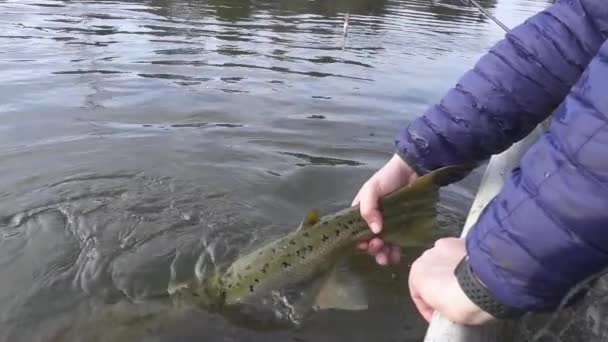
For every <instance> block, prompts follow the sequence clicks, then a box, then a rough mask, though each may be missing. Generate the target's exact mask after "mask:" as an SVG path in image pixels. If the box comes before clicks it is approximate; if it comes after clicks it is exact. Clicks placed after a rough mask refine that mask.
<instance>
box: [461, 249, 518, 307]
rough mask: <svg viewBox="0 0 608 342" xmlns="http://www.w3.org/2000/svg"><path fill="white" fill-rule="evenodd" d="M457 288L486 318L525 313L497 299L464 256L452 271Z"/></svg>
mask: <svg viewBox="0 0 608 342" xmlns="http://www.w3.org/2000/svg"><path fill="white" fill-rule="evenodd" d="M454 275H455V276H456V279H457V282H458V286H459V287H460V289H461V291H462V292H463V293H464V295H465V296H466V297H467V299H468V301H470V302H471V303H472V304H473V305H474V306H476V307H478V308H479V310H480V311H482V312H485V313H486V314H487V315H488V316H490V317H492V318H496V319H507V318H517V317H520V316H521V315H523V314H524V313H525V311H523V310H520V309H518V308H514V307H511V306H509V305H506V304H504V303H502V302H501V301H500V300H499V299H497V298H496V297H495V296H494V295H493V294H492V293H491V292H490V290H489V289H488V288H487V287H486V285H485V284H484V283H483V282H482V281H481V280H480V279H479V278H478V277H477V275H476V274H475V273H474V272H473V270H472V269H471V266H470V264H469V262H468V256H465V257H464V258H463V259H462V260H461V261H460V263H458V265H457V266H456V269H455V270H454Z"/></svg>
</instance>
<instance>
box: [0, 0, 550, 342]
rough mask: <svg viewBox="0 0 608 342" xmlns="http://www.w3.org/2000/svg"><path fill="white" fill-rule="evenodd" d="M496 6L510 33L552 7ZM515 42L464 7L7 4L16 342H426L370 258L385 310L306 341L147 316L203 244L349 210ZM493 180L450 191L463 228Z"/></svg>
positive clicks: (411, 0)
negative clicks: (408, 135) (475, 72)
mask: <svg viewBox="0 0 608 342" xmlns="http://www.w3.org/2000/svg"><path fill="white" fill-rule="evenodd" d="M480 3H481V4H482V5H483V6H484V7H485V8H487V9H488V10H489V11H490V12H491V13H493V14H494V15H496V16H497V17H498V18H500V19H501V20H502V21H504V22H505V23H506V24H507V25H508V26H511V27H512V26H514V25H517V24H518V23H520V22H522V21H523V20H525V18H526V17H528V16H530V15H532V14H534V13H535V12H537V11H539V10H541V9H542V8H544V7H546V6H547V4H548V1H545V0H496V1H494V0H486V1H481V0H480ZM347 12H348V13H350V20H349V27H348V34H347V36H346V37H344V35H343V23H344V17H345V13H347ZM502 36H503V32H502V31H501V29H500V28H499V27H497V26H496V25H495V24H494V23H492V22H490V21H488V20H487V19H485V18H483V17H481V16H480V15H479V14H478V12H477V11H475V10H474V9H472V8H468V7H465V6H463V5H462V4H461V3H459V2H458V1H456V0H453V1H450V0H433V1H431V0H348V1H346V0H333V1H320V0H306V1H304V0H273V1H248V0H233V1H229V0H210V1H202V0H201V1H189V0H148V1H120V0H115V1H46V0H15V1H2V2H0V46H2V48H1V49H0V72H1V75H2V81H1V82H0V99H1V101H0V118H1V120H0V160H1V162H0V175H1V176H2V177H0V279H1V281H0V324H1V326H0V339H1V340H2V341H119V340H128V341H139V340H145V341H176V340H184V341H186V340H187V341H189V340H203V341H265V340H267V339H270V338H272V339H275V340H277V341H315V342H321V341H369V340H370V339H371V338H375V339H377V340H382V341H419V340H421V338H422V336H423V335H424V332H425V328H426V324H425V323H424V322H423V321H422V319H421V318H420V317H419V316H418V315H417V314H416V312H415V310H414V309H413V306H412V305H411V303H410V301H409V298H408V297H407V289H406V279H407V278H406V272H407V265H404V266H402V267H401V268H396V269H392V270H387V269H381V268H378V267H374V266H373V263H371V261H370V260H369V258H367V257H362V258H361V260H360V262H359V264H360V265H362V267H364V268H365V270H366V272H364V274H366V277H365V279H366V280H365V282H366V284H367V286H368V289H369V290H371V291H373V293H374V294H375V295H374V296H372V298H371V299H373V300H371V302H370V308H369V310H367V311H363V312H335V311H330V312H322V313H319V314H318V315H315V316H314V317H313V318H312V319H311V320H309V321H307V322H305V323H304V324H303V325H302V326H301V327H297V328H280V329H260V326H256V323H255V322H254V323H253V324H249V325H245V324H239V323H238V322H234V321H231V320H228V319H226V318H225V317H223V316H222V315H218V314H215V313H211V312H207V311H205V310H204V309H200V308H199V309H197V308H184V309H181V310H177V309H176V311H175V310H174V311H172V312H171V314H166V312H164V311H162V310H160V309H154V308H153V307H150V306H149V305H146V303H149V302H152V301H153V298H155V297H158V296H162V295H163V294H164V293H166V290H167V286H168V284H169V283H170V282H171V279H174V278H179V279H185V278H188V277H189V276H192V274H193V272H194V267H195V263H196V261H197V260H198V259H199V257H200V255H201V253H202V250H203V248H204V246H207V245H209V244H212V245H214V246H215V249H214V250H215V255H216V256H217V258H219V259H222V258H229V257H230V256H234V255H236V254H237V253H238V251H239V250H242V249H244V248H247V247H249V246H252V245H255V244H256V243H259V242H261V241H263V240H265V239H268V238H269V237H272V236H278V235H281V234H284V233H286V232H288V231H290V230H291V229H293V228H294V227H296V226H297V224H298V223H299V221H300V220H301V218H302V216H303V215H304V213H305V212H306V211H307V210H309V209H311V208H312V207H314V208H320V209H322V210H323V211H325V212H329V211H331V210H335V209H339V208H341V207H344V206H346V205H348V204H349V203H350V200H351V198H352V196H353V195H354V194H355V192H356V190H357V189H358V187H359V186H360V185H361V184H362V183H363V182H364V181H365V179H366V178H367V177H369V176H370V175H371V174H372V173H373V172H374V170H376V169H377V168H378V167H380V166H381V165H382V164H383V163H384V162H385V161H386V160H387V158H388V157H389V156H390V155H391V152H392V141H393V136H394V135H395V133H396V131H397V129H398V128H399V127H401V126H402V125H404V124H406V123H407V122H409V121H410V120H412V119H413V118H415V117H416V116H417V115H419V114H420V113H421V112H422V111H423V110H424V109H425V108H426V107H427V106H429V105H431V104H432V103H433V102H434V101H437V100H438V99H439V98H440V97H441V95H442V94H443V93H444V92H445V91H446V90H447V89H448V88H449V87H451V86H453V84H454V83H455V82H456V80H457V79H458V77H459V76H460V75H461V74H462V73H463V72H464V71H466V70H467V69H468V68H470V67H471V66H472V65H473V64H474V63H475V61H476V59H477V58H478V57H479V56H481V54H482V53H483V52H484V51H485V50H487V49H488V48H489V47H490V46H491V45H492V44H493V43H495V42H496V41H497V40H499V39H500V38H501V37H502ZM477 181H478V174H477V175H474V176H473V177H471V178H470V179H468V180H467V181H464V182H462V183H460V184H457V185H454V186H451V187H448V188H447V189H445V191H444V192H443V193H442V195H444V196H443V198H444V200H442V207H441V208H442V217H441V222H442V223H443V225H442V226H443V227H444V228H445V229H446V234H452V235H453V234H457V233H458V229H459V228H460V225H462V222H463V220H464V217H465V215H466V212H467V210H468V206H469V205H470V203H471V200H472V198H473V196H474V191H475V185H476V184H477V183H476V182H477ZM172 274H173V276H172ZM112 308H121V309H120V310H119V311H120V312H121V313H122V314H121V315H122V316H121V315H119V316H120V317H123V316H124V317H126V318H124V317H123V319H120V317H118V318H117V317H114V316H108V315H107V314H106V313H107V312H108V309H112ZM108 317H110V318H108Z"/></svg>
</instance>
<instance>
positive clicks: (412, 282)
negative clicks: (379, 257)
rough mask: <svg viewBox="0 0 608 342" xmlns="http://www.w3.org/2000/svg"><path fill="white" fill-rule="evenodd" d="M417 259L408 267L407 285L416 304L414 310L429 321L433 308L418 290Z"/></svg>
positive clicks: (418, 264) (419, 274)
mask: <svg viewBox="0 0 608 342" xmlns="http://www.w3.org/2000/svg"><path fill="white" fill-rule="evenodd" d="M417 261H418V260H416V261H414V263H413V264H412V267H411V269H410V274H409V277H408V287H409V290H410V297H411V298H412V301H413V302H414V305H415V306H416V310H418V312H419V313H420V315H421V316H422V317H423V318H424V319H425V320H426V321H427V322H429V323H430V321H431V319H432V317H433V311H434V310H433V307H431V306H430V305H429V304H427V302H426V301H425V300H424V298H423V296H422V294H421V292H420V291H419V290H418V289H419V288H420V281H421V273H420V271H419V269H420V263H419V262H417Z"/></svg>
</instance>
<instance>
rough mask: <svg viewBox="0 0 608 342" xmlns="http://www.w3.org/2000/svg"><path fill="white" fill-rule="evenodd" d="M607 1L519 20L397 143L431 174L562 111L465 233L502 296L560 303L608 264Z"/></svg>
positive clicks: (474, 259) (503, 144) (561, 4)
mask: <svg viewBox="0 0 608 342" xmlns="http://www.w3.org/2000/svg"><path fill="white" fill-rule="evenodd" d="M607 37H608V0H561V1H560V0H557V1H556V2H555V3H554V4H553V5H551V7H549V8H548V9H547V10H545V11H542V12H540V13H539V14H537V15H535V16H533V17H531V18H530V19H528V20H527V21H526V22H525V23H523V24H521V25H520V26H518V27H516V28H514V29H513V30H512V31H511V32H510V33H509V34H507V35H506V37H505V39H503V40H502V41H500V42H498V43H497V44H496V45H495V46H494V47H493V48H492V49H491V50H490V51H489V53H487V54H486V55H485V56H483V57H482V58H481V59H480V60H479V61H478V63H477V64H476V65H475V67H474V68H473V69H472V70H470V71H469V72H467V73H466V74H465V75H464V76H463V77H462V79H461V80H460V81H459V82H458V84H457V85H456V86H455V87H454V88H453V89H451V90H450V91H449V92H448V93H447V95H446V96H445V97H444V98H443V99H442V100H441V101H440V103H439V104H437V105H435V106H433V107H431V108H430V109H429V110H428V111H427V112H426V113H424V115H422V116H421V117H419V118H418V119H417V120H415V121H414V122H412V123H411V124H410V125H409V126H408V127H406V128H405V129H403V130H402V131H401V132H400V133H399V134H398V136H397V140H396V146H397V151H398V153H399V155H401V156H402V157H403V158H404V159H405V160H406V161H407V162H408V163H409V164H410V165H412V166H413V167H414V169H416V170H417V171H418V173H419V174H424V173H426V172H428V171H430V170H433V169H436V168H438V167H441V166H445V165H451V164H459V163H462V162H467V161H481V160H484V159H487V158H488V157H489V156H490V155H491V154H494V153H498V152H501V151H503V150H505V149H507V148H508V147H509V146H510V145H511V144H512V143H514V142H515V141H517V140H519V139H520V138H522V137H524V136H525V135H527V134H528V133H529V132H531V131H532V129H533V128H534V127H535V126H536V125H537V124H538V123H540V122H541V121H542V120H544V119H545V118H547V117H548V116H549V115H551V114H553V118H552V121H551V125H550V129H549V131H548V132H547V133H546V134H544V135H543V136H542V138H541V139H540V140H539V141H537V142H536V143H535V144H534V145H533V146H532V147H531V148H530V150H528V151H527V153H526V154H525V155H524V157H523V158H522V160H521V162H520V165H519V167H518V168H516V169H515V170H514V171H513V173H512V174H511V175H510V178H508V180H507V182H506V183H505V185H504V187H503V188H502V190H501V192H500V193H499V194H498V195H497V196H496V197H495V198H494V199H493V201H492V202H491V203H490V204H489V205H488V206H487V207H486V209H485V210H484V211H483V213H482V215H481V216H480V218H479V220H478V221H477V223H476V224H475V225H474V226H473V227H472V229H471V231H470V233H469V235H468V237H467V252H468V255H469V259H470V263H471V268H472V269H473V271H474V272H475V273H476V274H477V275H478V277H479V278H480V279H481V281H482V282H483V283H485V284H486V285H487V287H488V288H489V290H490V292H492V293H493V294H494V295H495V296H496V297H497V298H498V299H499V300H501V301H502V302H504V303H505V304H509V305H511V306H514V307H518V308H521V309H526V310H529V311H545V310H551V309H554V308H555V307H556V306H557V305H558V304H559V302H560V300H561V299H562V298H563V297H564V295H565V294H566V293H567V292H568V290H569V289H571V287H572V286H573V285H576V283H578V282H580V281H581V280H583V279H584V278H586V277H588V276H590V275H592V274H594V273H596V272H598V271H600V270H601V269H603V268H605V267H607V266H608V41H607V40H606V39H607Z"/></svg>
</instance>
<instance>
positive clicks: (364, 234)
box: [203, 166, 471, 305]
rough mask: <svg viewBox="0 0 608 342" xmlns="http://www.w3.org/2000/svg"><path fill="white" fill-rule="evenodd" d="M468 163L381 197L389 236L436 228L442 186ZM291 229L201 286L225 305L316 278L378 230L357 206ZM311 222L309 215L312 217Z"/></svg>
mask: <svg viewBox="0 0 608 342" xmlns="http://www.w3.org/2000/svg"><path fill="white" fill-rule="evenodd" d="M470 170H471V168H470V167H464V166H450V167H445V168H442V169H438V170H436V171H434V172H431V173H429V174H427V175H425V176H423V177H420V178H419V179H418V180H417V181H416V182H414V183H413V184H412V185H411V186H408V187H405V188H402V189H400V190H398V191H396V192H394V193H392V194H389V195H387V196H385V197H383V198H381V199H380V209H381V211H382V213H383V217H384V224H383V231H382V233H381V234H380V236H381V237H384V238H385V239H386V240H388V241H392V237H391V236H396V235H402V234H404V235H402V236H401V237H405V238H407V237H408V234H412V233H411V232H413V231H415V230H414V229H412V228H418V229H416V230H419V229H420V228H422V229H434V228H435V224H436V220H435V218H436V203H437V201H438V193H439V191H438V189H439V187H441V186H443V185H447V184H449V183H451V182H453V181H455V180H459V179H461V178H463V177H464V176H465V175H466V174H467V173H468V172H469V171H470ZM306 220H307V219H305V220H304V222H303V224H302V226H301V227H300V228H299V229H297V230H295V231H293V232H291V233H290V234H288V235H286V236H284V237H282V238H280V239H278V240H274V241H272V242H270V243H268V244H266V245H265V246H263V247H261V248H258V249H256V250H254V251H253V252H251V253H249V254H246V255H244V256H241V257H239V258H238V259H237V260H236V261H235V262H234V263H233V264H232V265H231V266H230V267H229V268H228V269H227V270H226V272H224V273H223V274H222V275H221V276H220V277H217V278H216V279H214V280H213V281H211V282H208V283H207V284H205V285H203V286H207V288H206V289H205V291H204V292H205V293H206V294H207V295H211V296H217V297H218V298H217V299H218V300H219V302H221V303H222V304H223V305H233V304H239V303H243V302H246V301H247V300H248V299H250V298H252V297H256V296H259V295H263V294H265V293H268V292H269V291H272V290H277V289H282V288H285V287H287V286H290V285H294V284H298V283H300V282H303V281H306V280H309V279H312V278H313V277H315V276H320V275H322V274H324V273H326V272H328V271H329V270H330V269H331V268H332V267H333V266H334V265H335V264H336V262H337V261H338V260H339V259H340V258H341V257H344V256H346V255H348V253H351V252H352V251H354V248H353V246H354V245H355V243H357V242H358V241H361V240H365V239H370V238H372V237H373V236H374V234H373V233H372V232H371V230H370V229H369V227H368V225H367V224H366V223H365V221H364V220H363V219H362V217H361V215H360V212H359V207H358V206H357V207H352V208H346V209H343V210H341V211H339V212H336V213H334V214H331V215H327V216H324V217H322V218H318V219H316V220H312V221H313V222H306ZM308 220H309V221H311V220H310V218H309V219H308Z"/></svg>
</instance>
